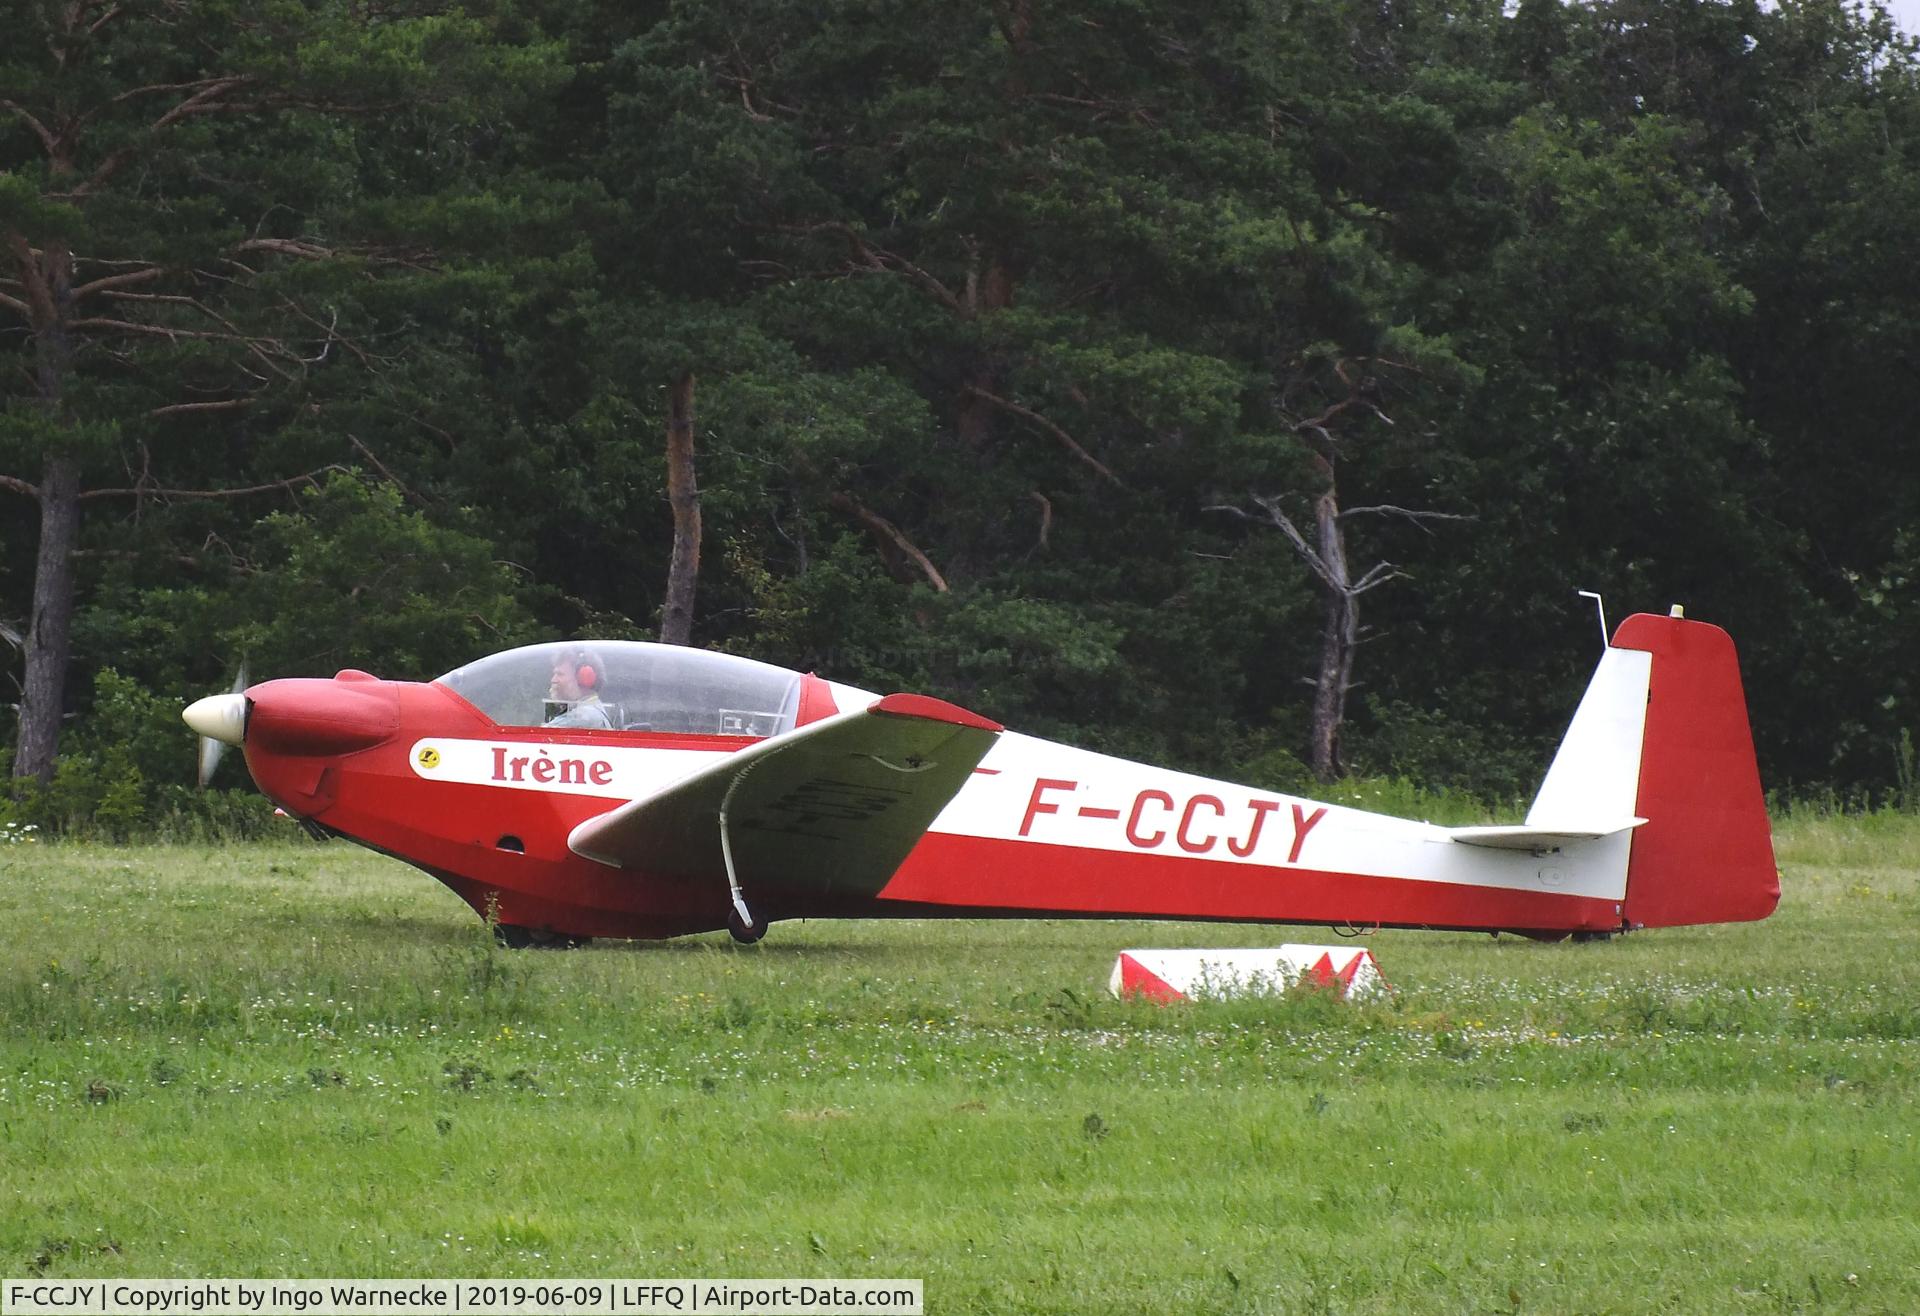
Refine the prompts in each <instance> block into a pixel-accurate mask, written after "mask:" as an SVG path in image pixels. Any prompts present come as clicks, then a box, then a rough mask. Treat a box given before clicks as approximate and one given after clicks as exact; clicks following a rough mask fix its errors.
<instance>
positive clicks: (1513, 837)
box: [1447, 818, 1647, 854]
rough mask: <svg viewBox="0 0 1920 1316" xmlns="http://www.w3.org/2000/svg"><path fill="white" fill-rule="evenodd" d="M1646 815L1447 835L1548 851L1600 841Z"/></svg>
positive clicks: (1491, 846) (1498, 847) (1498, 845)
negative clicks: (1573, 824)
mask: <svg viewBox="0 0 1920 1316" xmlns="http://www.w3.org/2000/svg"><path fill="white" fill-rule="evenodd" d="M1646 821H1647V820H1646V819H1645V818H1622V819H1620V820H1618V821H1616V822H1612V823H1603V824H1600V825H1598V826H1586V827H1449V828H1448V829H1447V839H1448V840H1450V841H1457V842H1459V843H1460V844H1461V845H1482V846H1485V847H1487V848H1488V849H1490V850H1531V851H1533V852H1534V853H1535V854H1547V853H1549V852H1550V851H1553V850H1558V849H1561V848H1562V847H1564V846H1569V845H1572V844H1574V843H1575V842H1578V841H1597V840H1599V839H1600V838H1601V837H1603V836H1612V835H1613V834H1614V833H1616V832H1624V831H1630V830H1631V829H1633V828H1635V827H1639V826H1641V825H1642V824H1644V823H1645V822H1646Z"/></svg>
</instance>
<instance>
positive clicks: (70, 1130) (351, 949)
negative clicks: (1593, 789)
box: [0, 815, 1920, 1312]
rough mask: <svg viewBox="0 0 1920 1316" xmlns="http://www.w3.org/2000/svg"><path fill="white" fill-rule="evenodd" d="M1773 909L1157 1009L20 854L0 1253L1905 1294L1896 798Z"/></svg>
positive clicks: (888, 957)
mask: <svg viewBox="0 0 1920 1316" xmlns="http://www.w3.org/2000/svg"><path fill="white" fill-rule="evenodd" d="M1779 848H1780V856H1781V863H1782V866H1783V868H1784V870H1785V874H1786V878H1785V882H1784V888H1785V899H1784V901H1783V903H1782V906H1781V909H1780V911H1779V913H1778V914H1776V915H1775V917H1774V918H1773V919H1771V920H1769V921H1768V922H1766V923H1762V924H1756V925H1752V926H1741V927H1724V928H1705V929H1683V930H1669V931H1663V932H1657V933H1644V934H1639V935H1636V936H1633V937H1628V938H1624V939H1619V940H1616V941H1613V942H1610V943H1605V944H1597V945H1579V946H1576V945H1571V944H1561V945H1551V946H1548V945H1538V944H1534V943H1531V942H1525V941H1519V940H1515V939H1512V938H1502V939H1499V940H1494V939H1491V938H1488V937H1484V936H1477V937H1476V936H1457V935H1441V934H1421V933H1382V934H1378V935H1376V936H1374V937H1373V938H1371V939H1370V940H1369V943H1368V944H1369V945H1371V946H1372V947H1373V948H1374V950H1375V953H1376V954H1377V956H1378V957H1379V959H1380V960H1381V962H1382V965H1383V966H1384V968H1385V971H1386V973H1387V975H1388V976H1389V977H1390V978H1391V979H1392V980H1393V981H1394V983H1395V984H1396V986H1397V988H1398V993H1397V995H1396V996H1395V997H1394V998H1393V999H1392V1000H1391V1001H1390V1002H1388V1003H1385V1004H1380V1005H1375V1006H1366V1007H1356V1006H1350V1005H1342V1004H1339V1003H1336V1002H1331V1001H1328V1000H1326V999H1324V998H1321V997H1317V996H1305V997H1299V998H1290V999H1284V1000H1278V1001H1263V1002H1234V1003H1213V1004H1202V1005H1193V1006H1183V1007H1177V1008H1172V1009H1161V1008H1158V1007H1154V1006H1150V1005H1141V1004H1122V1003H1119V1002H1115V1001H1112V1000H1110V999H1108V998H1107V997H1106V995H1105V989H1104V983H1105V980H1106V974H1107V971H1108V969H1109V967H1110V965H1111V963H1112V958H1113V955H1114V953H1115V951H1116V950H1118V949H1119V948H1120V947H1123V946H1129V945H1209V944H1213V945H1234V944H1242V945H1246V944H1260V943H1262V942H1270V941H1277V940H1290V939H1291V940H1302V939H1304V940H1333V938H1332V936H1331V934H1329V933H1327V932H1326V931H1325V930H1324V929H1319V930H1316V929H1301V930H1282V929H1268V928H1237V929H1236V928H1221V927H1209V926H1202V925H1193V924H1174V925H1166V924H1161V925H1153V924H1101V923H1070V922H1036V923H968V922H952V923H941V922H903V923H842V922H813V923H798V924H780V925H776V926H775V928H774V929H773V931H772V933H771V934H770V935H769V937H768V939H767V940H766V941H765V942H764V943H762V944H761V945H759V946H756V947H751V948H737V947H734V946H733V945H732V944H731V943H729V942H727V941H726V940H725V938H724V937H705V938H692V939H686V940H682V941H678V942H671V943H663V944H653V945H648V944H619V943H614V944H605V945H595V946H593V947H590V948H588V949H586V950H583V951H579V952H574V953H566V954H556V953H537V952H535V953H525V952H523V953H512V952H505V951H500V950H497V949H495V948H494V947H493V946H492V945H491V944H490V942H489V941H488V940H487V938H486V935H485V930H484V929H483V928H481V927H480V926H479V925H478V924H477V922H476V921H475V920H473V919H472V917H471V916H470V915H469V914H468V913H467V911H466V910H465V908H464V906H461V905H460V904H459V903H458V902H457V901H455V899H454V898H453V897H452V896H451V895H449V894H447V893H446V892H444V891H443V890H441V889H440V888H439V887H438V886H437V885H436V884H434V883H433V882H432V881H431V880H429V879H427V878H425V877H423V876H421V875H419V874H416V873H414V872H412V871H411V870H409V869H406V868H404V867H402V866H401V865H399V864H397V863H394V862H391V861H388V860H384V859H380V858H377V857H375V856H372V855H369V854H366V853H364V852H361V851H358V850H355V849H353V848H350V847H347V846H344V845H332V846H307V845H300V846H295V845H291V844H288V845H277V846H245V847H233V848H227V849H188V848H137V849H111V848H105V847H93V846H78V845H52V846H50V845H21V844H16V845H9V846H6V847H4V848H0V925H3V926H5V927H6V928H7V929H9V931H10V932H11V934H12V935H11V936H10V937H9V938H8V941H7V944H6V945H5V946H4V947H0V1272H4V1273H7V1274H11V1275H26V1274H38V1273H44V1274H47V1275H50V1276H55V1277H70V1276H84V1275H101V1274H105V1275H126V1276H167V1275H195V1274H205V1275H253V1276H352V1275H367V1276H381V1275H392V1276H414V1275H442V1276H459V1275H500V1276H506V1275H529V1276H537V1275H554V1276H572V1275H603V1276H693V1275H714V1276H740V1277H754V1276H809V1275H812V1276H848V1275H895V1276H905V1277H924V1278H925V1279H926V1280H927V1294H928V1307H929V1310H932V1311H936V1312H951V1311H995V1312H998V1311H1058V1312H1080V1311H1130V1312H1131V1311H1140V1310H1149V1311H1152V1310H1169V1311H1172V1310H1182V1311H1185V1310H1194V1311H1227V1312H1283V1311H1284V1312H1295V1311H1342V1312H1349V1311H1351V1312H1398V1311H1408V1310H1417V1311H1472V1312H1487V1311H1512V1310H1514V1309H1515V1308H1518V1309H1520V1310H1523V1311H1553V1312H1559V1311H1566V1312H1575V1311H1577V1312H1601V1311H1675V1312H1694V1311H1703V1310H1712V1311H1753V1312H1775V1311H1797V1310H1815V1309H1825V1308H1833V1309H1836V1310H1852V1311H1887V1312H1909V1311H1913V1310H1920V1225H1917V1224H1916V1221H1917V1220H1920V1148H1916V1143H1915V1133H1916V1128H1915V1125H1916V1120H1915V1098H1916V1096H1920V968H1917V967H1916V964H1915V960H1916V952H1920V880H1917V879H1916V876H1915V874H1916V872H1917V871H1920V821H1916V820H1915V819H1912V818H1907V817H1900V816H1894V815H1871V816H1863V817H1844V816H1838V817H1817V818H1798V819H1794V820H1791V821H1790V822H1788V823H1787V824H1785V825H1784V826H1783V828H1782V832H1781V835H1780V837H1779Z"/></svg>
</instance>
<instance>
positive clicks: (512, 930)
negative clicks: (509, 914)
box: [493, 923, 593, 950]
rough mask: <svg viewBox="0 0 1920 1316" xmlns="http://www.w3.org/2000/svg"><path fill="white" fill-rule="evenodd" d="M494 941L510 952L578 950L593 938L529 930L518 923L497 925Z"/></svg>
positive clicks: (547, 930) (494, 931) (534, 929)
mask: <svg viewBox="0 0 1920 1316" xmlns="http://www.w3.org/2000/svg"><path fill="white" fill-rule="evenodd" d="M493 939H494V940H495V941H497V942H499V943H500V944H501V945H502V946H505V947H506V948H507V949H508V950H577V949H578V948H580V947H581V946H584V945H586V944H587V943H588V942H589V941H592V940H593V938H592V937H575V936H571V935H569V934H568V933H565V932H555V931H554V930H553V929H552V928H528V927H522V926H521V925H519V924H518V923H496V924H494V925H493Z"/></svg>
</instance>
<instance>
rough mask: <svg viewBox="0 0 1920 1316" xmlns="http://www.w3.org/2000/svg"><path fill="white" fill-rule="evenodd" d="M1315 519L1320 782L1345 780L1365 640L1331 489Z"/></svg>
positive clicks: (1315, 752) (1315, 744)
mask: <svg viewBox="0 0 1920 1316" xmlns="http://www.w3.org/2000/svg"><path fill="white" fill-rule="evenodd" d="M1313 519H1314V523H1315V532H1316V534H1315V537H1316V539H1317V540H1318V545H1317V547H1318V551H1319V554H1320V561H1321V563H1322V564H1324V567H1325V571H1324V572H1323V573H1322V574H1321V576H1320V586H1321V592H1322V593H1323V595H1324V596H1325V609H1324V616H1325V622H1324V624H1323V625H1322V627H1321V630H1320V670H1319V671H1318V673H1316V674H1315V676H1314V681H1313V727H1312V731H1311V741H1310V744H1309V746H1308V750H1309V759H1310V762H1309V764H1308V766H1309V767H1311V768H1312V769H1313V775H1314V776H1316V777H1318V778H1319V779H1320V780H1321V781H1333V780H1336V779H1337V778H1339V777H1341V776H1343V775H1345V773H1346V765H1345V764H1344V763H1343V762H1341V759H1340V727H1341V724H1342V723H1343V722H1345V721H1346V717H1347V691H1348V689H1349V688H1351V686H1352V684H1353V651H1354V647H1355V645H1357V644H1358V643H1359V638H1360V596H1359V592H1358V591H1357V590H1355V589H1354V587H1353V579H1352V575H1351V573H1350V572H1349V571H1348V570H1347V540H1346V532H1345V531H1344V530H1342V529H1341V527H1340V504H1339V501H1338V499H1337V497H1336V496H1335V494H1334V491H1333V490H1331V489H1329V490H1327V491H1326V492H1325V493H1323V494H1321V495H1320V496H1319V497H1318V498H1316V499H1315V500H1314V504H1313Z"/></svg>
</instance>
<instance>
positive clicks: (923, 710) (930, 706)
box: [867, 694, 1006, 733]
mask: <svg viewBox="0 0 1920 1316" xmlns="http://www.w3.org/2000/svg"><path fill="white" fill-rule="evenodd" d="M867 711H868V712H870V713H885V714H887V715H889V716H891V717H917V718H922V719H924V720H926V721H929V722H947V723H950V724H952V725H953V726H957V727H970V728H972V729H974V730H976V731H992V732H995V733H998V732H1001V731H1005V730H1006V728H1005V727H1003V726H1001V725H1000V724H999V723H998V722H995V721H993V720H992V719H991V718H985V717H981V716H980V715H979V714H978V713H970V712H968V711H967V710H966V709H964V708H962V707H960V706H959V705H958V704H949V703H948V702H947V701H946V700H944V699H935V698H933V697H932V696H931V695H906V694H901V695H888V696H887V697H886V698H884V699H878V700H875V701H874V702H873V703H871V704H869V705H868V706H867Z"/></svg>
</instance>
